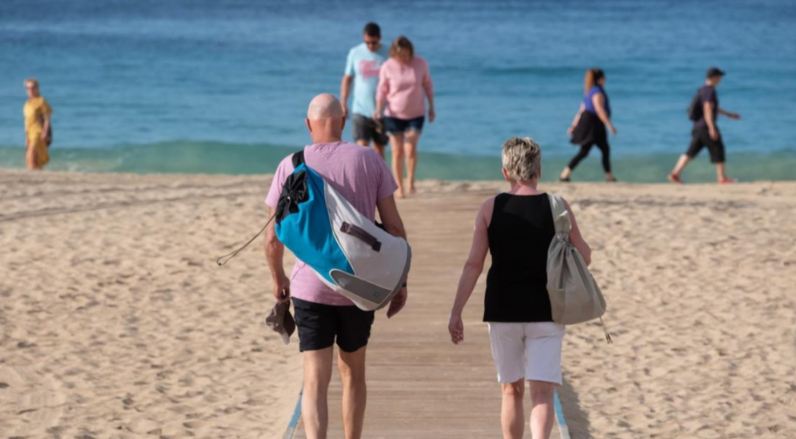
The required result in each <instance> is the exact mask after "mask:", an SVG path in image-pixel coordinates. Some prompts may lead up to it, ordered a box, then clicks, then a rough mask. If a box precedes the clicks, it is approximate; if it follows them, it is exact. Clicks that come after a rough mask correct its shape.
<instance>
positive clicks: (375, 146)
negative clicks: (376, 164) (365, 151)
mask: <svg viewBox="0 0 796 439" xmlns="http://www.w3.org/2000/svg"><path fill="white" fill-rule="evenodd" d="M373 150H374V151H376V152H377V153H379V155H380V156H381V158H384V145H382V144H381V143H376V142H373Z"/></svg>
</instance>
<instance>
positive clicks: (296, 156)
mask: <svg viewBox="0 0 796 439" xmlns="http://www.w3.org/2000/svg"><path fill="white" fill-rule="evenodd" d="M302 164H304V150H303V149H302V150H301V151H298V152H295V153H293V167H294V168H298V167H299V166H300V165H302Z"/></svg>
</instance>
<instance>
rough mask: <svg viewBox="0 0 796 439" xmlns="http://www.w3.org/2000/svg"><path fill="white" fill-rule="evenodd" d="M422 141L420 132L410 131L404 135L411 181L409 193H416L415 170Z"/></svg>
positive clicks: (408, 177)
mask: <svg viewBox="0 0 796 439" xmlns="http://www.w3.org/2000/svg"><path fill="white" fill-rule="evenodd" d="M419 141H420V132H419V131H417V130H409V131H407V132H406V134H405V135H404V154H406V161H407V171H406V174H407V175H406V177H407V180H409V193H410V194H413V193H415V169H417V142H419Z"/></svg>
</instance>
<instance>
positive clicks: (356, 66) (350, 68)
mask: <svg viewBox="0 0 796 439" xmlns="http://www.w3.org/2000/svg"><path fill="white" fill-rule="evenodd" d="M363 34H364V35H363V40H364V42H363V43H362V44H359V45H357V46H354V47H353V48H351V50H350V51H348V59H347V61H346V65H345V73H344V74H343V81H342V83H341V84H340V101H341V102H342V103H343V111H344V112H345V115H346V117H348V114H349V113H351V122H352V125H353V126H354V128H353V130H354V140H355V141H356V142H357V144H359V145H362V146H369V145H370V142H371V140H372V141H373V148H374V149H375V150H376V152H378V153H379V154H380V155H381V156H382V157H384V145H386V144H387V136H386V135H385V134H384V130H383V129H382V127H381V123H380V122H379V121H376V120H374V119H373V118H372V116H373V113H374V112H375V110H376V88H377V87H378V85H379V69H380V68H381V65H382V63H384V61H386V60H387V54H386V52H385V50H384V47H383V46H382V45H381V29H380V28H379V25H378V24H376V23H368V24H366V25H365V29H364V30H363ZM352 80H353V83H354V98H353V99H352V103H351V104H352V105H351V110H350V111H349V107H348V96H349V94H350V91H351V82H352Z"/></svg>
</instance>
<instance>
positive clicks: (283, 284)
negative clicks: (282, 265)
mask: <svg viewBox="0 0 796 439" xmlns="http://www.w3.org/2000/svg"><path fill="white" fill-rule="evenodd" d="M274 298H275V299H276V301H277V302H286V301H288V300H290V279H288V278H287V276H285V275H282V276H280V277H278V278H277V279H276V280H275V281H274Z"/></svg>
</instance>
